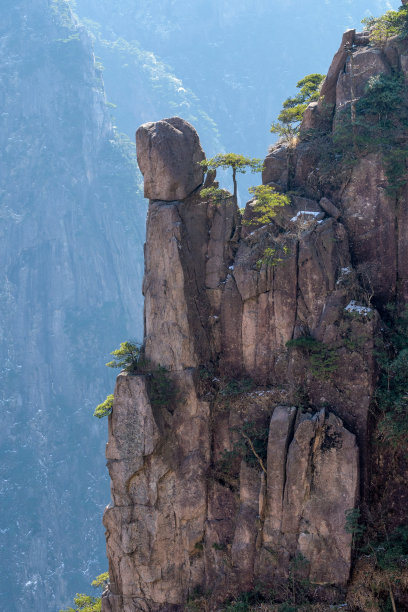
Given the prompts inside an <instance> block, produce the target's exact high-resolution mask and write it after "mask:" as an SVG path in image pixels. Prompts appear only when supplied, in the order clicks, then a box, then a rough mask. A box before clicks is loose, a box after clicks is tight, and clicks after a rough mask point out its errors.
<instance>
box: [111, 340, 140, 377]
mask: <svg viewBox="0 0 408 612" xmlns="http://www.w3.org/2000/svg"><path fill="white" fill-rule="evenodd" d="M111 355H113V360H112V361H109V362H108V363H107V364H106V366H107V367H108V368H121V369H122V370H123V371H124V372H129V373H131V374H136V373H137V372H143V370H144V369H145V368H146V366H147V360H146V358H145V356H144V347H143V346H142V345H141V344H138V343H133V342H129V341H127V342H121V343H120V348H118V349H116V351H112V353H111Z"/></svg>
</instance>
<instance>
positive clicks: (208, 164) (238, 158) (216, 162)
mask: <svg viewBox="0 0 408 612" xmlns="http://www.w3.org/2000/svg"><path fill="white" fill-rule="evenodd" d="M200 165H201V166H202V167H203V168H204V169H205V170H216V169H217V168H230V169H231V170H232V182H233V184H234V194H233V197H234V200H235V202H236V201H237V193H238V186H237V172H238V173H240V174H246V172H247V171H248V170H249V171H250V172H262V168H263V161H262V160H261V159H257V158H253V157H245V156H244V155H239V154H237V153H218V155H215V157H211V158H210V159H204V160H203V161H202V162H200Z"/></svg>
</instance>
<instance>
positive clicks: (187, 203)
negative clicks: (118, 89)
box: [102, 120, 379, 612]
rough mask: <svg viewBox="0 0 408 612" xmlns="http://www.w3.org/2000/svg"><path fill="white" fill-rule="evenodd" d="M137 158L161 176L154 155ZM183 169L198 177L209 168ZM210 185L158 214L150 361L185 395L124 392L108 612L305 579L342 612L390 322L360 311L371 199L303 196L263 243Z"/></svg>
mask: <svg viewBox="0 0 408 612" xmlns="http://www.w3.org/2000/svg"><path fill="white" fill-rule="evenodd" d="M166 121H167V122H170V123H172V121H173V120H166ZM159 123H161V122H159ZM160 129H161V127H160V126H157V124H149V128H148V130H149V132H150V133H152V134H154V133H156V130H160ZM186 129H187V130H188V131H189V132H191V130H192V129H193V128H191V127H190V126H188V127H187V128H186ZM144 130H145V128H144V127H143V128H142V133H144ZM138 133H140V132H138ZM169 134H170V136H169V138H172V136H171V135H172V134H173V132H170V133H169ZM178 138H179V136H178V135H177V134H174V139H175V140H174V142H167V143H166V146H165V150H170V149H171V148H172V147H173V146H174V147H176V143H177V142H178ZM197 150H201V148H200V146H199V144H198V145H197ZM276 152H277V160H276V163H275V161H274V159H273V157H274V152H273V151H272V153H271V154H270V155H269V156H268V158H269V162H268V163H267V165H266V169H265V171H264V180H265V181H266V182H268V183H274V184H276V185H278V186H279V188H280V189H287V188H288V184H289V182H290V181H289V175H286V174H285V172H286V170H285V168H287V167H288V163H289V162H288V159H287V156H286V151H285V148H284V147H283V148H282V147H281V148H280V149H277V150H276ZM138 155H139V160H140V163H141V166H143V167H144V168H146V167H147V165H148V163H149V160H148V158H149V155H150V153H149V151H148V147H145V146H144V145H142V148H141V149H139V151H138ZM158 155H159V156H160V155H161V153H160V151H159V154H158ZM305 156H306V152H305ZM285 157H286V159H285ZM162 159H165V153H163V157H162ZM296 159H300V157H299V151H295V152H294V156H293V159H292V160H291V161H290V163H291V164H293V163H296ZM283 162H285V163H283ZM185 164H187V165H186V166H185V169H184V172H185V176H186V177H191V176H193V174H194V172H195V164H196V161H195V159H193V157H191V158H190V161H189V162H188V163H187V158H186V160H185ZM156 172H157V173H158V174H155V173H156ZM163 172H164V174H166V173H167V175H168V176H169V177H170V178H169V181H168V183H169V184H170V183H172V184H184V182H185V181H184V179H183V178H181V179H180V176H179V175H178V174H177V172H175V171H173V170H172V167H171V163H170V165H169V166H168V167H167V169H166V170H165V171H163V170H162V168H161V166H160V165H157V166H154V165H152V166H151V167H150V169H149V173H150V174H149V181H150V182H151V184H152V185H154V184H155V183H156V182H157V183H160V181H161V177H162V176H163ZM145 176H146V172H145ZM292 176H294V175H293V173H292ZM200 180H201V179H200ZM213 180H214V176H210V177H208V179H207V182H206V185H208V184H211V181H213ZM186 181H187V183H188V181H189V179H186ZM193 184H194V182H193V183H190V185H193ZM350 184H352V183H350ZM198 186H199V185H195V187H194V188H193V189H192V190H191V191H190V187H189V188H188V189H185V190H184V191H183V195H185V194H187V195H185V197H183V199H178V200H172V201H166V200H163V199H157V198H154V199H152V200H151V201H150V205H149V213H148V221H147V243H146V249H145V266H146V268H145V281H144V294H145V352H146V357H147V358H148V360H149V361H150V362H151V364H152V367H155V366H158V365H161V366H165V367H166V368H167V371H168V374H167V376H168V377H169V379H170V380H171V381H172V382H173V384H174V385H175V387H176V389H177V394H176V398H175V399H173V400H172V401H171V402H169V403H168V405H167V406H157V405H156V404H155V402H154V396H152V395H151V393H152V391H151V390H150V391H149V386H148V385H147V386H146V378H145V376H144V375H129V374H127V375H121V376H120V377H119V379H118V383H117V387H116V391H115V401H114V408H113V414H112V416H111V417H109V418H110V423H109V442H108V450H107V457H108V466H109V471H110V475H111V480H112V499H113V504H112V505H111V506H110V507H109V508H108V509H107V510H106V512H105V517H104V522H105V526H106V528H107V547H108V557H109V560H110V578H111V583H110V588H109V591H107V592H106V593H105V595H104V597H103V600H102V601H103V604H102V606H103V607H102V609H103V610H104V611H105V612H107V611H108V610H110V611H112V612H113V611H115V612H119V611H122V610H125V611H126V612H134V611H136V610H152V611H155V610H157V611H158V610H165V609H166V610H167V609H176V608H177V607H182V606H183V605H184V604H185V602H186V601H187V599H188V598H189V597H191V596H192V593H193V592H198V591H200V590H201V591H203V592H205V593H207V594H208V600H209V602H210V607H213V608H215V607H216V606H217V605H218V604H217V602H220V601H222V600H224V599H225V598H226V597H227V596H230V595H235V594H237V593H239V592H242V591H248V590H250V589H251V588H252V587H253V585H254V584H255V583H257V584H260V583H261V584H263V585H264V587H265V588H270V587H271V586H272V585H274V587H276V586H277V585H278V587H279V589H281V592H282V594H283V593H284V591H285V588H286V587H285V585H286V584H287V580H288V577H289V576H291V580H293V579H294V576H295V574H296V579H302V580H306V581H308V583H309V584H310V585H314V587H313V589H314V592H315V593H317V594H318V595H317V597H322V598H325V599H326V600H328V601H332V602H335V601H336V597H339V596H340V594H341V593H342V589H343V588H344V587H345V585H346V583H347V580H348V577H349V573H350V566H351V535H350V534H349V533H348V532H347V531H346V528H345V521H346V511H348V510H350V509H353V508H354V507H355V506H356V504H357V503H358V499H359V495H360V481H361V482H362V485H363V487H364V482H365V478H366V476H365V473H366V472H365V463H366V456H367V427H368V413H369V407H370V401H371V399H372V396H373V392H374V387H375V382H376V368H375V364H374V357H373V352H374V337H375V334H376V332H377V328H378V325H379V315H378V313H377V312H376V311H375V310H374V308H373V307H372V306H367V304H365V305H364V302H363V301H362V300H363V299H364V289H365V288H364V287H363V286H362V285H361V283H360V277H359V275H358V274H357V272H356V270H355V267H354V266H355V261H354V253H355V252H356V251H355V248H354V245H353V244H351V245H350V233H351V229H348V228H349V227H350V228H351V227H352V226H351V221H349V219H352V218H354V217H353V214H352V207H353V206H357V204H356V201H357V202H358V198H356V197H354V198H353V202H352V203H350V204H349V205H348V208H347V209H346V200H343V201H342V202H339V201H338V200H336V201H333V200H332V199H330V198H329V197H328V195H323V196H321V197H319V198H314V199H313V198H310V197H309V198H307V197H304V196H300V195H293V196H292V199H291V204H290V205H289V206H287V207H286V208H285V209H284V210H283V211H281V213H279V215H278V216H277V217H276V221H275V222H274V223H271V224H269V225H267V226H263V227H257V226H255V229H253V226H252V227H251V225H249V226H248V225H247V226H246V227H245V228H242V227H241V222H240V216H239V213H238V211H237V208H236V205H235V203H234V201H233V199H232V198H228V197H227V198H225V200H224V201H223V202H222V203H221V204H217V205H215V204H213V203H211V202H207V201H205V200H204V199H202V198H201V197H200V194H199V192H198V193H197V192H195V191H194V190H195V188H196V187H198ZM350 188H351V187H349V189H350ZM188 191H190V193H187V192H188ZM345 193H346V192H345ZM162 195H163V194H162ZM350 197H351V196H350ZM348 211H350V212H349V213H348ZM361 212H362V211H361ZM244 218H245V219H246V220H247V223H249V224H250V223H251V221H252V212H251V203H249V204H248V208H247V211H246V212H245V217H244ZM356 233H357V231H356ZM360 234H361V230H360ZM350 246H351V248H350ZM353 248H354V250H353ZM132 440H133V442H132ZM360 464H361V467H360ZM299 567H301V569H299ZM295 568H296V569H295ZM298 572H300V573H298ZM282 596H283V595H282Z"/></svg>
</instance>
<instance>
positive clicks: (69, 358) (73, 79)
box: [0, 0, 145, 612]
mask: <svg viewBox="0 0 408 612" xmlns="http://www.w3.org/2000/svg"><path fill="white" fill-rule="evenodd" d="M1 14H2V15H1V17H2V19H1V26H0V30H1V33H0V37H1V48H2V56H3V57H4V58H5V61H4V62H3V63H2V67H1V69H0V80H1V93H0V98H1V115H0V144H1V153H0V156H1V164H0V233H1V236H2V241H1V247H0V249H1V261H2V263H3V265H2V270H1V289H0V296H1V297H0V311H1V316H2V330H1V336H0V351H1V364H2V367H1V374H0V376H1V407H2V413H3V424H4V425H3V427H4V428H5V436H3V437H2V442H1V450H2V457H3V459H2V467H1V470H2V479H3V488H2V492H1V502H2V507H3V513H4V516H5V517H6V520H5V521H4V522H3V525H2V535H1V540H2V543H1V555H2V560H3V568H4V569H3V573H2V587H1V599H2V601H3V604H1V606H2V607H3V606H4V602H5V601H7V605H6V607H7V610H8V611H9V612H12V611H16V612H17V611H19V610H21V609H27V608H29V609H30V610H37V611H38V612H44V611H45V610H50V611H51V610H52V611H54V610H55V609H56V608H58V606H61V605H63V604H64V603H66V602H67V601H68V600H69V598H70V595H71V593H72V592H73V591H74V590H76V589H78V588H85V585H87V584H89V580H90V579H91V578H92V577H93V576H94V575H95V574H97V573H99V572H100V570H101V569H103V567H101V565H103V563H104V543H103V528H102V526H101V524H100V516H101V512H102V508H103V507H104V505H105V504H106V503H107V502H108V501H109V490H108V486H107V482H106V480H107V479H106V476H105V470H104V460H103V446H104V432H103V427H101V425H100V423H98V422H96V420H95V419H93V417H92V412H93V408H94V406H95V404H96V403H98V402H99V401H102V400H103V399H104V396H105V394H106V392H107V391H108V390H109V389H110V388H111V386H112V380H113V376H112V374H111V373H110V372H109V371H108V370H106V368H105V367H104V361H106V359H105V358H104V357H105V356H108V353H109V351H111V350H112V349H113V348H116V346H117V345H118V343H119V341H121V340H123V339H124V338H126V337H135V336H139V337H140V334H141V322H142V298H141V295H140V286H141V277H142V270H143V263H142V245H143V238H144V216H145V207H144V205H143V201H142V197H141V194H140V190H139V188H138V180H139V178H138V177H139V176H140V175H139V174H138V172H137V170H136V165H135V158H134V147H133V150H129V147H128V145H127V144H126V142H125V143H123V142H121V140H120V139H119V138H118V136H117V135H116V134H115V133H114V131H113V130H112V128H111V124H110V117H109V111H108V109H107V107H106V101H105V97H104V92H103V83H102V80H101V76H100V73H99V72H98V70H97V69H96V68H95V65H94V59H93V51H92V44H91V41H90V39H89V37H88V35H87V34H86V32H85V30H84V29H83V28H82V27H80V26H79V25H78V24H77V22H76V21H75V19H73V18H72V16H71V13H70V11H69V8H68V5H67V3H65V2H51V3H49V2H46V1H44V0H35V1H30V2H28V1H27V2H25V1H21V2H19V3H18V4H17V5H16V4H15V3H6V5H4V4H3V5H2V9H1ZM81 585H82V587H81Z"/></svg>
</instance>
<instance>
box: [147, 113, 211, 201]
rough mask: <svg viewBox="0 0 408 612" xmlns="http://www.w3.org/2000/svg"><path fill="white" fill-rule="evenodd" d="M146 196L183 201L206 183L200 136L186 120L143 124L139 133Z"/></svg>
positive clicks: (173, 119)
mask: <svg viewBox="0 0 408 612" xmlns="http://www.w3.org/2000/svg"><path fill="white" fill-rule="evenodd" d="M136 145H137V161H138V163H139V167H140V170H141V172H142V174H143V177H144V194H145V197H146V198H149V199H151V200H165V201H168V202H171V201H172V200H184V199H185V198H186V197H187V196H189V195H190V194H191V193H192V192H193V191H194V190H195V189H197V187H199V186H200V185H201V184H202V182H203V177H204V172H203V169H202V168H201V167H200V166H199V165H198V162H200V161H202V160H203V159H204V152H203V150H202V148H201V146H200V141H199V139H198V135H197V132H196V131H195V129H194V128H193V127H192V126H191V125H190V124H189V123H188V122H187V121H185V120H184V119H180V117H172V118H170V119H163V121H156V122H155V123H144V124H143V125H142V126H141V127H140V128H139V129H138V130H137V133H136Z"/></svg>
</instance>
